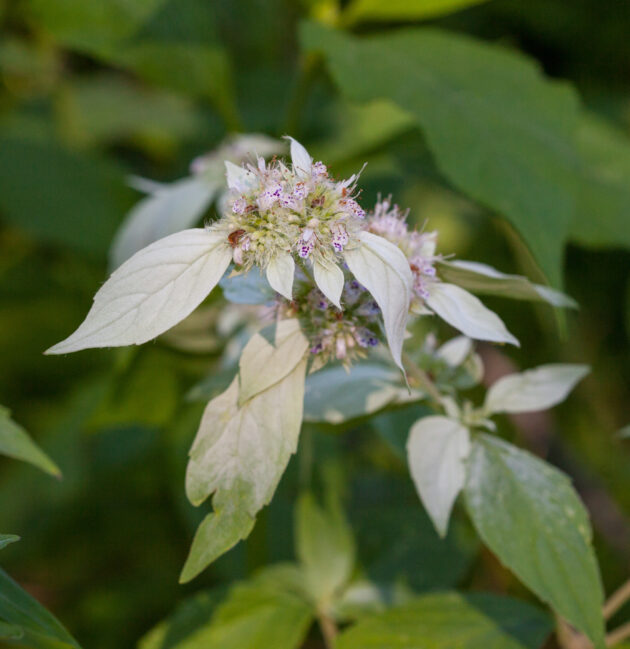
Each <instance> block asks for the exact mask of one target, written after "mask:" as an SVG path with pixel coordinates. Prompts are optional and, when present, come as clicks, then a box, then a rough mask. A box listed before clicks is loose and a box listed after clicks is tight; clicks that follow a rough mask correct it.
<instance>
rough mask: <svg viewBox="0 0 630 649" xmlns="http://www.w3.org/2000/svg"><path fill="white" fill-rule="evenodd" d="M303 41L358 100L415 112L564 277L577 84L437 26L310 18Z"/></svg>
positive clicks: (456, 173) (469, 188)
mask: <svg viewBox="0 0 630 649" xmlns="http://www.w3.org/2000/svg"><path fill="white" fill-rule="evenodd" d="M302 41H303V43H304V45H305V47H306V48H307V49H309V50H314V51H321V52H323V53H324V54H325V56H326V60H327V62H328V65H329V67H330V70H331V72H332V75H333V77H334V79H335V80H336V81H337V83H338V85H339V88H340V89H341V91H342V92H343V93H344V94H345V95H347V96H348V97H349V98H350V99H352V100H355V101H371V100H373V99H376V98H380V97H387V98H388V99H390V100H391V101H394V102H395V103H396V104H397V105H399V106H400V107H401V108H403V109H404V110H406V111H409V113H410V114H412V115H413V116H414V118H415V119H416V120H417V123H418V124H419V125H420V126H421V127H422V129H423V131H424V134H425V136H426V139H427V142H428V144H429V146H430V148H431V149H432V151H433V153H434V155H435V157H436V160H437V163H438V165H439V167H440V168H441V170H442V171H443V172H444V174H445V175H446V177H447V178H448V179H449V180H451V181H452V182H453V183H454V184H455V185H456V186H457V187H458V188H460V189H461V190H463V191H464V192H466V193H467V194H469V195H470V196H472V197H473V198H475V199H476V200H478V201H480V202H481V203H484V204H486V205H488V206H489V207H491V208H493V209H494V210H496V211H497V212H499V213H500V214H501V215H503V216H505V217H507V218H508V219H509V220H510V221H511V223H512V224H513V225H514V226H515V227H516V228H517V230H518V231H519V232H520V233H521V234H522V235H523V237H524V239H525V241H526V242H527V244H528V245H529V247H530V248H531V250H532V252H533V253H534V255H535V257H536V259H537V260H538V262H539V264H540V265H541V268H542V269H543V270H544V272H545V273H546V274H547V276H548V277H549V279H550V281H551V283H552V284H554V285H558V284H559V283H560V268H561V260H562V251H563V247H564V243H565V240H566V237H567V232H568V229H569V224H570V220H571V218H572V216H573V212H574V208H575V205H574V203H575V201H574V196H575V191H576V174H575V171H574V166H575V159H576V154H575V150H574V149H575V147H574V129H575V127H576V121H577V101H576V98H575V95H574V93H573V92H572V91H571V90H570V89H569V88H568V87H566V86H563V85H560V84H557V83H554V82H551V81H549V80H547V79H545V78H544V77H543V76H542V75H541V74H540V71H539V70H538V69H537V68H536V67H535V66H534V65H532V63H531V62H530V61H529V60H528V59H526V58H524V57H522V56H521V55H519V54H516V53H514V52H508V51H506V50H503V49H500V48H498V47H496V46H493V45H488V44H485V43H481V42H476V41H474V40H472V39H469V38H466V37H463V36H461V35H456V34H448V33H445V32H440V31H438V30H435V29H407V30H403V31H399V32H396V33H395V34H388V35H384V36H375V37H370V38H361V39H359V38H354V37H351V36H348V35H344V34H341V33H339V32H335V31H332V30H329V29H326V28H324V27H322V26H320V25H314V24H311V23H308V24H306V25H305V26H304V28H303V30H302ZM366 69H367V70H369V71H370V74H365V70H366Z"/></svg>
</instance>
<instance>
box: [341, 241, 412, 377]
mask: <svg viewBox="0 0 630 649" xmlns="http://www.w3.org/2000/svg"><path fill="white" fill-rule="evenodd" d="M344 256H345V260H346V263H347V264H348V268H349V269H350V272H351V273H352V274H353V275H354V276H355V277H356V279H357V280H358V282H359V283H360V284H362V285H363V286H365V288H366V289H367V290H368V291H369V292H370V293H371V294H372V296H373V297H374V299H375V300H376V302H377V304H378V305H379V307H380V308H381V313H382V315H383V321H384V323H385V334H386V335H387V342H388V344H389V348H390V350H391V352H392V356H393V357H394V361H396V364H397V365H398V367H400V368H401V369H402V361H401V354H402V346H403V340H404V337H405V328H406V325H407V315H408V312H409V301H410V298H411V285H412V281H413V279H412V276H411V269H410V268H409V262H408V261H407V259H406V257H405V255H404V254H403V253H402V251H401V250H400V248H398V246H395V245H394V244H393V243H390V242H389V241H387V240H386V239H384V238H383V237H379V236H377V235H375V234H372V233H371V232H362V233H361V245H359V246H358V247H356V248H354V249H352V250H347V251H346V252H345V253H344Z"/></svg>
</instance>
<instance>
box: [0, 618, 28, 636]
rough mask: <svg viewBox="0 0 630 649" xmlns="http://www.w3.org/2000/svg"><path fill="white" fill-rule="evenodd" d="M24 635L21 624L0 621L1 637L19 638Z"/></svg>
mask: <svg viewBox="0 0 630 649" xmlns="http://www.w3.org/2000/svg"><path fill="white" fill-rule="evenodd" d="M23 636H24V630H23V629H22V627H21V626H15V625H14V624H5V623H4V622H0V639H1V640H19V639H20V638H22V637H23Z"/></svg>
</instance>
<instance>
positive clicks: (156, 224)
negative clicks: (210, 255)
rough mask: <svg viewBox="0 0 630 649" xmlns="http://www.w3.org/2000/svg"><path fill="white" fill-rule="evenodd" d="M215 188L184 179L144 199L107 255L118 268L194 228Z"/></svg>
mask: <svg viewBox="0 0 630 649" xmlns="http://www.w3.org/2000/svg"><path fill="white" fill-rule="evenodd" d="M217 189H218V186H217V185H216V184H212V183H210V182H209V181H208V180H206V179H205V178H203V177H193V178H184V179H182V180H179V181H177V182H174V183H172V184H170V185H165V186H163V187H161V188H159V189H157V190H156V191H154V192H152V193H151V195H150V196H147V197H145V198H143V199H142V200H141V201H140V202H139V203H138V204H137V205H136V206H135V207H134V208H133V209H132V210H131V211H130V212H129V214H128V215H127V217H126V218H125V220H124V221H123V223H122V225H121V226H120V228H119V230H118V232H117V234H116V238H115V239H114V243H113V245H112V249H111V252H110V265H111V267H112V268H118V266H120V265H121V264H122V263H123V262H125V261H127V259H129V258H130V257H131V256H132V255H134V254H135V253H136V252H138V251H139V250H142V248H145V247H146V246H148V245H149V244H151V243H153V242H154V241H157V240H158V239H162V238H163V237H166V236H168V235H169V234H173V233H175V232H179V231H180V230H185V229H187V228H191V227H193V226H194V225H195V224H196V223H197V221H198V220H199V218H200V217H201V215H202V214H203V213H204V212H205V211H206V209H207V207H208V205H209V204H210V203H211V202H212V199H213V198H214V196H215V194H216V191H217Z"/></svg>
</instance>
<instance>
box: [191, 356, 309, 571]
mask: <svg viewBox="0 0 630 649" xmlns="http://www.w3.org/2000/svg"><path fill="white" fill-rule="evenodd" d="M305 372H306V361H301V362H300V363H298V365H297V366H296V367H295V369H294V370H293V371H292V372H291V373H290V374H288V375H287V376H285V377H284V378H283V379H282V380H281V381H279V382H278V383H276V384H275V385H273V386H272V387H270V388H269V389H267V390H265V391H264V392H261V393H260V394H257V395H256V396H255V397H253V398H252V399H250V400H249V401H248V402H247V403H246V404H245V405H243V406H242V407H240V408H239V406H238V392H239V387H238V378H235V379H234V381H233V382H232V384H231V385H230V387H229V388H228V389H227V390H226V391H225V392H224V393H223V394H221V395H219V396H218V397H216V398H215V399H213V400H212V401H211V402H210V403H209V404H208V406H207V407H206V410H205V412H204V415H203V418H202V420H201V424H200V426H199V432H198V433H197V436H196V438H195V442H194V444H193V447H192V449H191V452H190V461H189V463H188V469H187V471H186V493H187V495H188V498H189V499H190V501H191V502H192V503H193V504H195V505H199V504H201V503H202V502H203V501H204V500H205V499H206V498H207V497H208V496H210V495H211V494H214V498H213V501H212V505H213V508H214V513H213V514H210V515H209V516H207V517H206V519H205V520H204V521H203V522H202V524H201V526H200V527H199V529H198V530H197V534H196V535H195V539H194V541H193V546H192V548H191V551H190V554H189V556H188V559H187V561H186V565H185V566H184V570H183V572H182V576H181V580H182V581H188V580H190V579H192V578H193V577H195V576H196V575H197V574H199V573H200V572H201V571H202V570H203V569H204V568H205V567H206V566H208V565H209V564H210V563H211V562H212V561H214V560H215V559H216V558H217V557H218V556H220V555H221V554H223V553H224V552H226V551H227V550H229V549H230V548H231V547H232V546H233V545H235V544H236V543H237V542H238V541H239V540H240V539H242V538H245V537H246V536H247V535H248V534H249V532H250V531H251V529H252V527H253V524H254V517H255V516H256V514H257V512H258V511H259V510H260V509H261V508H262V507H263V506H264V505H266V504H267V503H268V502H269V501H270V500H271V497H272V496H273V493H274V491H275V489H276V486H277V485H278V482H279V480H280V478H281V476H282V474H283V472H284V470H285V468H286V465H287V463H288V462H289V458H290V457H291V455H292V454H293V453H295V450H296V448H297V441H298V435H299V432H300V426H301V424H302V407H303V401H304V376H305Z"/></svg>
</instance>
